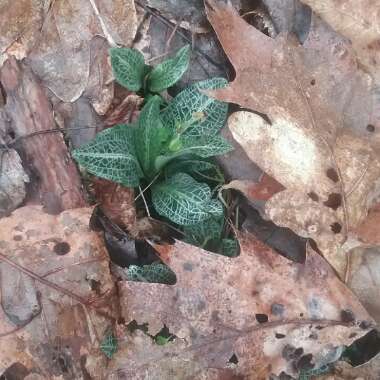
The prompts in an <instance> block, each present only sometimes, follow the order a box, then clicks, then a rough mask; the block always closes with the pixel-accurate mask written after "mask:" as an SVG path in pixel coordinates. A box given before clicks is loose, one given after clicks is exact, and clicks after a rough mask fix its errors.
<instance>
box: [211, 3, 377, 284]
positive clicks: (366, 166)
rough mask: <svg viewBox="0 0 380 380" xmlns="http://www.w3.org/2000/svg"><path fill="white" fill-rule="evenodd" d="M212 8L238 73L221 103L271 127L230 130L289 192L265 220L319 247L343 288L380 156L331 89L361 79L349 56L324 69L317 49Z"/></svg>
mask: <svg viewBox="0 0 380 380" xmlns="http://www.w3.org/2000/svg"><path fill="white" fill-rule="evenodd" d="M207 4H208V8H207V9H208V16H209V19H210V21H211V23H212V25H213V27H214V29H215V31H216V33H217V34H218V37H219V39H220V41H221V43H222V45H223V47H224V49H225V50H226V53H227V55H228V56H229V57H230V60H231V62H232V63H233V65H234V67H235V69H236V79H235V80H234V81H233V82H232V83H231V84H230V86H229V87H227V88H225V89H222V90H218V91H216V92H214V95H215V96H216V97H218V98H221V99H224V100H232V101H233V102H236V103H238V104H240V105H242V106H244V107H248V108H251V109H253V110H255V111H259V112H261V113H265V114H267V115H268V117H269V119H270V123H269V122H268V121H267V120H265V119H264V118H262V117H261V116H259V115H257V114H254V113H250V112H246V111H241V112H236V113H234V114H232V115H231V117H230V118H229V121H228V124H229V128H230V130H231V132H232V135H233V137H234V138H235V139H236V141H237V142H238V143H239V144H240V145H241V146H242V147H243V149H244V150H245V152H246V153H247V155H248V157H249V158H250V159H251V160H252V161H253V162H255V163H256V164H257V165H258V166H259V167H260V168H261V169H262V170H263V171H264V172H265V173H267V174H269V175H270V176H272V177H273V178H275V179H276V180H277V181H278V182H279V183H281V184H282V185H284V186H285V187H286V189H288V190H287V192H283V193H279V194H276V196H274V197H273V198H272V199H271V201H270V202H269V203H268V205H267V206H266V212H267V215H269V217H270V218H271V219H272V220H274V221H275V222H276V223H277V224H279V225H281V226H284V227H289V228H292V229H293V230H294V231H295V232H296V233H297V234H300V235H302V236H305V237H312V238H314V239H315V240H316V241H317V243H318V248H319V249H320V250H321V251H322V253H323V254H324V255H325V257H327V258H328V260H329V261H330V263H331V264H332V265H333V266H334V267H335V269H336V270H337V271H338V273H339V274H340V275H341V276H342V278H344V268H345V267H346V262H345V261H346V258H345V256H344V254H343V253H342V252H341V247H340V246H341V244H342V243H343V242H344V240H345V238H346V237H347V234H348V232H349V231H350V230H351V229H353V228H355V227H356V226H357V225H358V224H359V223H360V222H361V221H362V220H363V219H364V218H365V216H366V214H367V212H368V209H369V207H370V206H371V204H372V203H373V201H374V200H375V199H376V197H377V196H378V194H379V192H380V184H379V182H378V178H379V176H380V160H379V156H378V151H377V150H378V147H376V146H375V147H372V146H371V144H369V143H368V141H367V140H366V139H363V138H359V137H357V136H355V135H354V134H353V133H352V132H351V131H350V130H349V129H348V128H343V126H344V125H343V119H342V117H341V114H340V113H339V110H340V108H339V107H337V109H336V108H335V107H334V105H335V103H334V102H333V103H332V104H330V102H329V101H328V99H329V98H330V97H332V95H333V93H334V92H333V90H332V88H334V87H337V88H341V87H340V86H341V83H342V81H343V80H344V78H346V77H347V75H348V73H351V75H353V76H355V75H356V72H355V70H353V68H352V67H354V68H355V66H352V59H351V58H349V59H347V56H349V52H348V51H347V50H346V51H345V54H343V55H342V54H341V53H338V52H336V54H335V56H334V59H332V60H331V62H330V61H327V62H328V63H327V64H326V62H325V59H324V58H326V57H323V50H321V49H320V48H317V49H312V48H305V47H301V46H297V45H295V44H294V43H293V42H292V41H287V40H286V39H284V38H283V37H281V36H279V37H277V38H276V39H271V38H269V37H267V36H265V35H263V34H262V33H260V32H259V31H257V30H256V29H255V28H253V27H252V26H250V25H248V24H247V23H245V22H244V21H243V20H242V19H241V17H240V16H239V15H238V14H237V13H236V11H234V10H233V8H232V7H231V6H227V5H222V4H220V3H218V5H217V4H216V3H215V2H214V1H213V0H209V1H208V2H207ZM240 35H244V36H246V37H247V38H244V39H241V38H238V36H240ZM237 42H238V43H237ZM314 45H315V46H318V44H316V43H314ZM311 46H312V44H311ZM247 49H250V51H251V52H252V55H247V54H246V53H245V52H246V51H247ZM321 56H322V57H321ZM328 58H330V56H328ZM339 65H341V67H342V73H341V74H332V73H334V72H336V71H337V70H338V72H339V67H340V66H339ZM343 73H344V75H343ZM331 78H332V79H333V80H332V81H330V79H331ZM362 79H363V78H362V77H361V76H360V74H357V80H358V81H361V80H362ZM339 85H340V86H339ZM348 127H351V125H348ZM289 199H290V202H289ZM301 200H302V202H301ZM313 201H314V202H313ZM310 226H312V227H310ZM317 226H319V227H318V228H317ZM314 228H317V230H318V231H319V232H321V233H320V234H318V233H314V232H313V231H314ZM338 252H339V253H338Z"/></svg>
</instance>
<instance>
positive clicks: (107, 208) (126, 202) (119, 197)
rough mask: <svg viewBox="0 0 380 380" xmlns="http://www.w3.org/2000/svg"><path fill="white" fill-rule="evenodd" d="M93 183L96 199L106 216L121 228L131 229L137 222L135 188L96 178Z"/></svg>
mask: <svg viewBox="0 0 380 380" xmlns="http://www.w3.org/2000/svg"><path fill="white" fill-rule="evenodd" d="M93 183H94V190H95V196H96V199H97V201H98V202H99V204H100V206H101V207H102V210H103V212H104V213H105V215H106V216H107V217H108V218H109V219H110V220H111V221H112V222H113V223H116V224H117V225H119V226H120V227H122V228H127V229H130V228H131V227H132V226H133V225H134V223H135V220H136V210H135V206H134V203H135V200H134V199H135V193H134V190H133V188H128V187H124V186H122V185H119V184H117V183H115V182H111V181H108V180H106V179H103V178H96V179H95V180H94V181H93Z"/></svg>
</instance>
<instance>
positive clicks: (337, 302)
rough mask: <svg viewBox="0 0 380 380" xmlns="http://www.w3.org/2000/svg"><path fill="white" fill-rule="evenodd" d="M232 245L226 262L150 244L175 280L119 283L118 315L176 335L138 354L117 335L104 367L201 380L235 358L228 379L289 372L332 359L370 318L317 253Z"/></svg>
mask: <svg viewBox="0 0 380 380" xmlns="http://www.w3.org/2000/svg"><path fill="white" fill-rule="evenodd" d="M240 244H241V255H240V256H239V257H237V258H235V259H230V258H226V257H223V256H218V255H214V254H211V253H207V252H205V251H203V250H201V249H200V248H197V247H194V246H191V245H188V244H185V243H182V242H176V244H175V245H173V246H155V248H156V249H157V250H158V252H159V254H160V257H161V258H162V259H163V261H164V262H165V263H167V264H168V265H169V266H170V267H171V268H172V269H173V270H174V272H175V273H176V276H177V283H176V285H174V286H167V285H162V284H144V283H134V282H123V283H120V284H119V285H120V289H119V290H120V295H121V297H122V302H121V303H122V313H123V317H124V319H125V320H126V322H127V323H128V322H131V321H133V320H135V321H136V322H137V323H138V324H140V325H141V324H144V323H147V324H148V332H149V334H151V335H154V334H156V333H158V332H159V331H160V330H161V328H163V327H164V325H165V326H167V328H168V329H169V331H170V332H171V333H172V334H175V335H176V336H177V339H176V340H175V341H174V342H173V343H169V344H168V345H167V346H165V347H164V348H163V349H162V350H158V349H157V348H154V347H153V348H152V347H150V348H148V347H147V351H146V352H145V354H143V353H142V348H141V345H142V344H143V343H142V342H141V341H140V342H139V343H132V342H130V340H128V339H131V338H127V340H126V342H125V345H124V344H122V347H121V350H122V351H121V352H122V353H123V354H122V355H123V356H117V359H115V360H116V361H117V365H116V367H115V366H114V365H112V368H113V370H114V371H116V370H117V371H118V373H121V374H122V378H130V377H131V376H132V374H133V377H134V378H135V379H148V378H152V377H154V378H155V379H168V378H181V379H185V378H205V379H208V377H202V376H204V374H205V373H206V372H207V371H206V369H207V368H219V369H220V371H223V370H227V369H228V368H231V364H230V363H229V359H230V358H231V357H232V355H233V354H235V355H236V357H237V358H238V364H237V365H236V366H235V367H234V368H233V369H232V374H233V375H235V376H241V377H244V378H249V379H267V378H268V377H269V375H270V374H271V373H274V374H277V375H278V374H280V373H281V372H283V371H284V372H286V373H289V374H293V375H295V374H296V373H297V372H298V371H299V370H300V369H301V368H303V367H307V366H308V364H310V363H312V365H316V366H318V365H321V364H323V363H326V362H329V361H331V360H334V359H336V356H337V355H339V353H340V348H339V347H340V346H341V345H344V344H350V342H352V341H353V340H354V339H355V338H357V337H360V336H361V335H363V334H364V333H365V331H366V328H367V326H368V324H366V323H361V326H362V327H364V328H365V329H361V328H360V327H358V324H357V323H358V322H359V321H361V320H368V321H371V318H370V317H369V316H368V314H367V312H366V311H365V310H364V308H363V307H362V306H361V305H360V303H359V302H358V301H357V299H356V297H355V296H354V295H353V294H352V293H351V291H350V290H349V289H348V288H346V287H345V285H344V284H343V283H341V282H340V281H339V280H338V278H337V277H336V276H335V274H334V272H333V271H332V270H331V268H330V267H329V265H328V264H327V262H325V261H324V259H323V258H322V257H320V256H319V255H318V254H316V253H315V252H313V251H310V252H309V255H308V257H307V260H306V263H305V264H297V263H294V262H291V261H289V260H287V259H285V258H283V257H281V256H280V255H278V254H277V253H275V252H273V251H272V250H271V249H270V248H268V247H267V246H265V245H264V244H262V243H261V242H259V241H258V240H256V239H255V238H254V237H253V236H252V235H248V234H245V235H241V236H240ZM142 299H146V300H149V302H141V300H142ZM347 316H350V317H349V318H347ZM350 319H355V320H356V323H353V324H350V323H348V324H347V322H348V320H350ZM359 324H360V323H359ZM135 339H139V338H138V337H135ZM132 340H133V339H132ZM295 350H297V351H295ZM294 352H296V354H295V355H293V354H294ZM190 363H191V366H190ZM172 373H174V374H175V375H174V376H173V377H171V375H170V374H172ZM178 374H181V375H180V376H179V375H178ZM123 376H124V377H123ZM210 378H218V377H210Z"/></svg>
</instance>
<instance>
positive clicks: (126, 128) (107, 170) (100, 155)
mask: <svg viewBox="0 0 380 380" xmlns="http://www.w3.org/2000/svg"><path fill="white" fill-rule="evenodd" d="M133 138H134V136H133V127H131V126H130V125H124V124H120V125H117V126H115V127H113V128H109V129H106V130H105V131H103V132H100V133H98V134H97V135H96V137H95V139H94V140H92V141H91V142H90V143H88V144H86V145H84V146H81V147H80V148H78V149H76V150H74V151H73V153H72V155H73V157H74V159H75V160H76V161H77V162H78V163H79V164H80V165H82V166H83V167H84V168H86V170H87V171H88V172H89V173H91V174H94V175H96V176H98V177H102V178H105V179H109V180H111V181H114V182H117V183H121V184H122V185H125V186H128V187H136V186H138V185H139V178H140V177H141V176H142V171H141V168H140V165H139V163H138V161H137V158H136V155H135V149H134V146H133Z"/></svg>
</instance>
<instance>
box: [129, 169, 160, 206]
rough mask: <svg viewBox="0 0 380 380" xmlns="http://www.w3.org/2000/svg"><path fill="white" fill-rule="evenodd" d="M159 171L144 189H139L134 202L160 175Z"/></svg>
mask: <svg viewBox="0 0 380 380" xmlns="http://www.w3.org/2000/svg"><path fill="white" fill-rule="evenodd" d="M160 174H161V173H158V174H157V175H156V176H155V177H154V178H153V179H152V180H151V181H150V183H149V185H147V186H146V187H145V188H144V190H142V191H140V194H138V195H137V196H136V198H135V202H136V201H137V200H138V199H139V198H140V197H141V195H142V194H144V193H145V191H147V190H148V189H149V188H150V187H151V186H152V185H153V183H154V182H155V181H156V180H157V178H158V177H159V176H160Z"/></svg>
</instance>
